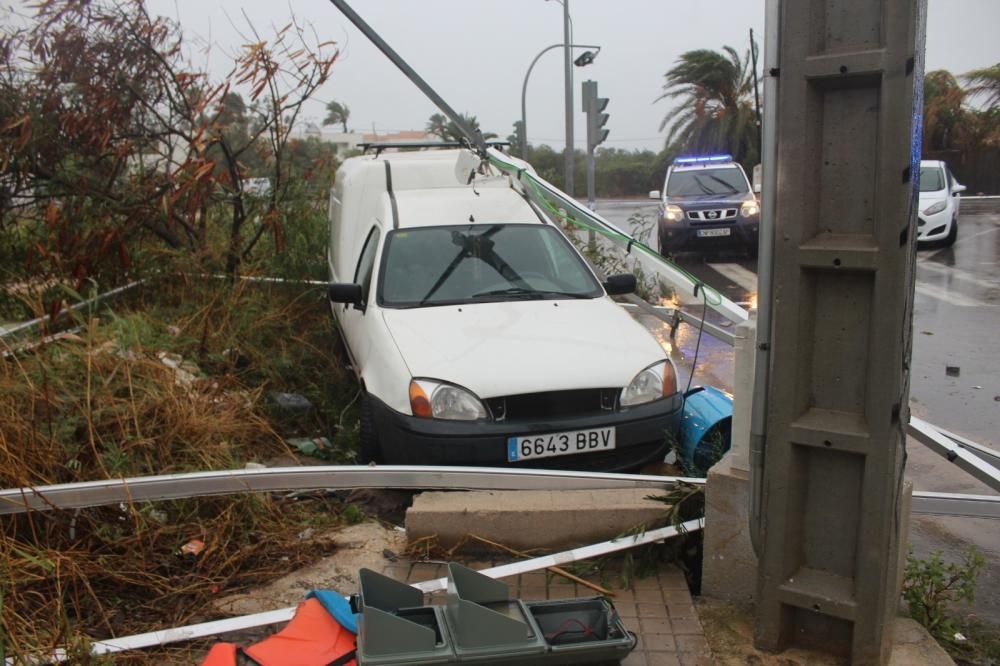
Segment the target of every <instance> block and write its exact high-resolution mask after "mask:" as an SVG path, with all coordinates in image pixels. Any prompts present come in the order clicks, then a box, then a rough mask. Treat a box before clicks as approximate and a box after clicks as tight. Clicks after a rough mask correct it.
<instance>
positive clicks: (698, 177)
mask: <svg viewBox="0 0 1000 666" xmlns="http://www.w3.org/2000/svg"><path fill="white" fill-rule="evenodd" d="M749 191H750V190H749V188H748V187H747V179H746V178H745V177H744V176H743V172H742V171H740V170H739V169H736V168H732V167H729V168H725V169H695V170H692V171H672V172H671V173H670V178H668V179H667V196H668V197H697V196H705V195H712V194H746V193H747V192H749Z"/></svg>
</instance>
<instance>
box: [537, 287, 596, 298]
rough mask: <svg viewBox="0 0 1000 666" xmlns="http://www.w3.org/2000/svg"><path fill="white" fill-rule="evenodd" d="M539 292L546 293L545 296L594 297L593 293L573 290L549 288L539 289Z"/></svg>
mask: <svg viewBox="0 0 1000 666" xmlns="http://www.w3.org/2000/svg"><path fill="white" fill-rule="evenodd" d="M538 293H540V294H544V295H545V296H558V297H560V298H593V297H594V295H593V294H580V293H577V292H572V291H550V290H548V289H546V290H543V291H539V292H538Z"/></svg>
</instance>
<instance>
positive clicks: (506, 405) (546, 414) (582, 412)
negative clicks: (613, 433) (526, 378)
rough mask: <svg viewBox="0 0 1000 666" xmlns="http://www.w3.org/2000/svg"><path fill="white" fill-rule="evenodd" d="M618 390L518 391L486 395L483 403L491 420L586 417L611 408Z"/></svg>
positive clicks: (615, 401) (612, 409)
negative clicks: (493, 395) (498, 395)
mask: <svg viewBox="0 0 1000 666" xmlns="http://www.w3.org/2000/svg"><path fill="white" fill-rule="evenodd" d="M620 391H621V389H620V388H597V389H575V390H572V391H547V392H545V393H522V394H520V395H508V396H503V397H499V398H488V399H487V400H486V406H487V408H488V409H489V410H490V413H491V414H492V415H493V420H494V421H501V422H511V421H515V422H516V421H534V420H538V419H551V418H555V419H558V418H566V417H572V416H586V415H588V414H599V413H601V412H610V411H614V409H615V407H616V406H617V401H618V394H619V392H620Z"/></svg>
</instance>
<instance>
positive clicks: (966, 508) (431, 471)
mask: <svg viewBox="0 0 1000 666" xmlns="http://www.w3.org/2000/svg"><path fill="white" fill-rule="evenodd" d="M678 483H686V484H690V485H694V486H703V485H705V479H702V478H697V477H684V476H648V475H641V474H613V473H607V472H571V471H562V470H535V469H524V470H522V469H506V468H493V467H425V466H420V465H414V466H405V465H383V466H378V467H368V466H336V465H328V466H315V467H272V468H268V469H249V470H247V469H237V470H225V471H221V472H193V473H190V474H171V475H163V476H147V477H135V478H131V479H113V480H108V481H84V482H82V483H66V484H60V485H53V486H38V487H36V488H11V489H7V490H0V515H3V514H7V515H13V514H18V513H25V512H28V511H47V510H68V509H82V508H87V507H95V506H106V505H110V504H121V503H129V502H153V501H158V500H170V499H183V498H189V497H211V496H218V495H230V494H234V493H245V492H295V491H300V492H307V491H310V490H333V489H342V490H346V489H353V488H406V489H410V490H430V489H445V490H456V489H459V490H612V489H629V488H649V489H650V490H651V491H656V490H665V489H669V488H672V487H673V486H675V485H676V484H678ZM913 512H914V513H925V514H931V515H952V516H972V517H979V518H1000V496H997V497H994V496H990V495H968V494H954V493H933V492H924V491H914V493H913Z"/></svg>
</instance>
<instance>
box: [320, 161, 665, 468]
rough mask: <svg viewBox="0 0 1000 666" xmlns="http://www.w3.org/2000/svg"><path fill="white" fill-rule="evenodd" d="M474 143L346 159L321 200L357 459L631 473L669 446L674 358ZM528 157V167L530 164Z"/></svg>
mask: <svg viewBox="0 0 1000 666" xmlns="http://www.w3.org/2000/svg"><path fill="white" fill-rule="evenodd" d="M463 152H464V154H465V157H468V155H469V153H468V152H467V151H461V150H435V151H427V150H424V151H418V152H403V153H387V152H382V153H379V154H377V155H376V156H375V157H372V156H370V155H368V156H362V157H355V158H351V159H348V160H345V161H344V163H343V164H342V165H341V167H340V169H339V170H338V172H337V177H336V184H335V186H334V188H333V189H332V191H331V197H330V212H329V217H330V250H329V254H328V259H329V267H330V281H331V286H330V290H329V296H330V301H331V308H332V310H333V314H334V317H335V318H336V321H337V324H338V326H339V328H340V332H341V335H342V338H343V341H344V343H345V346H346V347H347V349H348V354H349V356H350V359H351V363H352V365H353V367H354V370H355V372H356V373H357V375H358V378H359V380H360V383H361V386H362V389H363V394H362V403H361V424H360V426H361V459H362V460H363V461H366V462H367V461H372V460H374V461H381V462H387V463H394V464H448V465H498V466H503V465H520V466H526V467H553V468H573V469H595V470H606V471H618V470H629V469H635V468H638V467H640V466H641V465H642V464H644V463H646V462H648V461H652V460H662V459H663V456H664V454H665V452H666V449H667V446H668V439H669V438H670V437H671V436H672V435H673V434H675V433H676V430H677V426H678V423H679V419H680V416H681V410H682V407H683V398H682V396H681V394H680V393H679V392H678V389H677V375H676V370H675V368H674V365H673V363H672V362H671V360H670V359H669V357H668V356H667V354H666V352H665V351H664V349H663V347H662V346H661V345H660V344H659V343H658V342H657V341H656V340H655V339H654V338H653V336H652V335H651V334H650V333H649V332H648V331H647V330H646V329H645V328H644V327H643V326H642V325H640V324H639V323H638V322H636V321H635V320H634V319H633V318H632V317H631V316H629V315H628V313H626V312H625V311H624V310H623V309H622V308H621V307H620V306H619V305H617V304H616V303H615V302H614V301H613V300H611V299H610V298H609V297H608V294H616V293H619V294H620V293H627V292H629V291H632V290H634V289H635V278H634V277H633V276H632V275H620V276H612V277H610V278H608V279H607V280H606V281H605V282H604V283H602V282H601V281H600V280H599V279H598V278H597V276H596V275H595V274H594V272H593V270H592V269H591V267H590V266H589V265H588V264H587V263H586V262H585V261H584V259H583V258H582V257H581V256H580V254H579V253H578V252H577V251H576V249H575V248H574V247H573V245H572V243H570V241H569V240H568V239H567V238H566V236H564V234H563V232H562V231H561V229H560V228H559V225H557V224H553V223H552V220H550V219H549V218H548V217H547V216H546V215H545V214H543V212H542V211H541V210H539V209H538V208H537V207H536V206H535V205H534V204H532V203H530V202H529V201H528V199H527V197H526V196H524V193H523V191H521V190H520V189H519V188H520V185H519V184H518V182H517V180H516V179H511V178H509V177H508V176H505V175H499V174H485V175H483V174H480V175H477V176H476V177H475V179H474V181H472V182H471V183H466V182H460V181H459V179H458V178H457V177H456V171H458V164H459V159H460V155H462V154H463ZM524 168H526V169H530V168H531V167H530V166H529V165H527V164H524Z"/></svg>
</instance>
